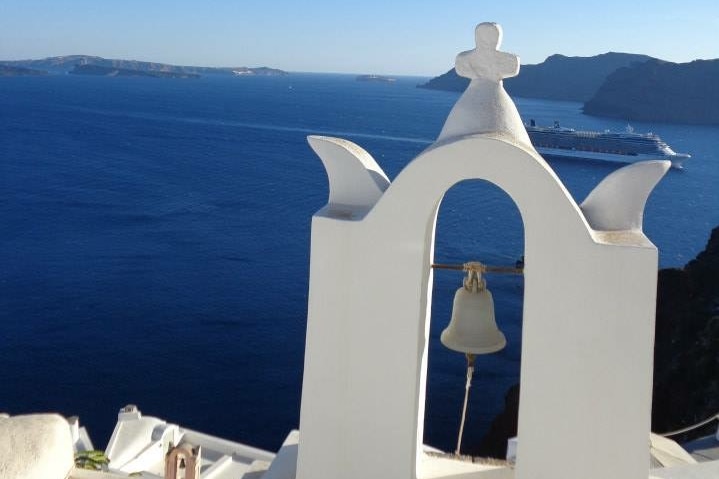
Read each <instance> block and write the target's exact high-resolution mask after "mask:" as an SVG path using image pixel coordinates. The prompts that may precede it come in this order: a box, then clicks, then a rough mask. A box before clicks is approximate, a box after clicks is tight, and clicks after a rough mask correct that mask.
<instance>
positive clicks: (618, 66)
mask: <svg viewBox="0 0 719 479" xmlns="http://www.w3.org/2000/svg"><path fill="white" fill-rule="evenodd" d="M468 84H469V80H468V79H466V78H462V77H460V76H458V75H457V74H456V72H455V71H454V69H452V70H450V71H448V72H447V73H445V74H443V75H440V76H438V77H435V78H433V79H431V80H430V81H428V82H427V83H425V84H422V85H418V87H420V88H428V89H433V90H447V91H464V89H465V88H466V87H467V85H468ZM717 84H719V60H696V61H694V62H690V63H671V62H666V61H663V60H659V59H656V58H652V57H649V56H646V55H635V54H630V53H615V52H609V53H605V54H602V55H596V56H593V57H566V56H563V55H552V56H550V57H548V58H547V59H546V60H545V61H544V62H542V63H540V64H537V65H523V66H522V68H521V69H520V73H519V75H518V76H516V77H514V78H508V79H506V80H505V81H504V85H505V89H506V90H507V92H508V93H509V94H510V95H512V96H515V97H525V98H541V99H547V100H560V101H576V102H581V103H584V107H583V111H584V113H586V114H588V115H596V116H606V117H614V118H622V119H626V120H628V121H633V120H636V121H656V122H668V123H672V122H673V123H693V124H719V90H718V89H717V88H716V85H717Z"/></svg>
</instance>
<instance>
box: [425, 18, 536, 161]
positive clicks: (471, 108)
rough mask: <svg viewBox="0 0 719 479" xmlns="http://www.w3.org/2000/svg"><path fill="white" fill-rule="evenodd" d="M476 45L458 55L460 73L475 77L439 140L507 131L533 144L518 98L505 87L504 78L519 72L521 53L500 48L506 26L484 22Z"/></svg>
mask: <svg viewBox="0 0 719 479" xmlns="http://www.w3.org/2000/svg"><path fill="white" fill-rule="evenodd" d="M474 40H475V43H476V45H477V46H476V47H475V48H474V49H473V50H468V51H466V52H462V53H460V54H459V55H457V59H456V61H455V67H454V68H455V70H456V71H457V74H458V75H460V76H463V77H466V78H469V79H471V80H472V81H471V82H470V84H469V86H468V87H467V89H466V90H465V92H464V94H463V95H462V97H461V98H460V99H459V101H458V102H457V104H456V105H455V106H454V108H452V111H451V112H450V114H449V117H448V118H447V121H446V122H445V124H444V127H443V128H442V131H441V133H440V134H439V138H438V141H444V140H447V139H450V138H454V139H456V138H459V137H462V136H467V135H473V134H478V133H479V134H481V133H489V134H496V133H499V134H506V135H509V136H512V137H513V138H515V139H516V140H518V141H520V142H522V143H523V144H524V145H526V146H527V147H530V148H531V142H530V141H529V137H528V136H527V131H526V130H525V129H524V125H523V124H522V120H521V118H520V117H519V113H518V112H517V108H516V107H515V106H514V102H512V99H511V98H509V95H507V92H506V91H504V87H503V85H502V80H503V79H504V78H509V77H513V76H516V75H517V74H518V73H519V57H518V56H517V55H513V54H511V53H506V52H500V51H498V50H497V48H499V45H500V43H502V27H500V26H499V25H497V24H496V23H488V22H485V23H480V24H479V25H477V27H476V28H475V29H474Z"/></svg>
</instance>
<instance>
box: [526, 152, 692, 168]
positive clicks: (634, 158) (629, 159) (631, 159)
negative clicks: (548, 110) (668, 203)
mask: <svg viewBox="0 0 719 479" xmlns="http://www.w3.org/2000/svg"><path fill="white" fill-rule="evenodd" d="M535 149H536V150H537V153H539V154H540V155H542V156H543V157H545V158H561V159H573V160H597V161H613V162H617V163H637V162H639V161H649V160H668V161H671V162H672V168H679V169H681V168H683V163H684V161H685V160H686V159H688V158H689V155H684V154H676V155H661V154H656V155H652V154H645V153H638V154H635V155H622V154H615V153H603V152H597V151H581V150H569V149H560V148H545V147H535Z"/></svg>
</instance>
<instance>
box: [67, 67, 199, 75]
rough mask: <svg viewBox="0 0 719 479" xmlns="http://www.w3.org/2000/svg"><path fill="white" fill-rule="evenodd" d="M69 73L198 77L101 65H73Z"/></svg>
mask: <svg viewBox="0 0 719 479" xmlns="http://www.w3.org/2000/svg"><path fill="white" fill-rule="evenodd" d="M68 73H70V74H71V75H93V76H106V77H116V76H119V77H152V78H200V75H198V74H197V73H175V72H166V71H153V70H150V71H143V70H130V69H127V68H113V67H103V66H100V65H75V68H73V69H72V70H70V71H69V72H68Z"/></svg>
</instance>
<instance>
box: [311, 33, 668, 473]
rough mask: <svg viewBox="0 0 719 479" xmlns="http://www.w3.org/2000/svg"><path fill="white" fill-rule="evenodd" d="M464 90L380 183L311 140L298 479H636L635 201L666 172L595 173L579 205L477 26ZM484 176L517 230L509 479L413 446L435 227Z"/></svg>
mask: <svg viewBox="0 0 719 479" xmlns="http://www.w3.org/2000/svg"><path fill="white" fill-rule="evenodd" d="M475 40H476V48H475V49H473V50H471V51H468V52H464V53H461V54H460V55H459V56H458V57H457V67H456V68H457V71H458V73H460V74H461V75H465V76H468V77H470V78H471V79H472V82H471V84H470V86H469V87H468V88H467V91H466V92H465V93H464V95H463V96H462V97H461V98H460V100H459V101H458V103H457V105H456V106H455V107H454V109H453V110H452V112H451V113H450V115H449V117H448V119H447V121H446V123H445V126H444V128H443V129H442V132H441V134H440V136H439V138H438V140H437V141H436V142H435V143H434V144H433V145H431V146H430V147H429V148H427V150H425V151H424V152H423V153H421V154H420V155H419V156H418V157H417V158H415V159H414V160H413V161H412V162H411V163H410V164H409V165H408V166H407V167H406V168H405V169H404V171H402V172H401V174H400V175H399V176H398V177H397V178H396V180H395V181H394V182H392V184H390V182H389V180H388V179H387V176H386V175H385V174H384V173H383V172H382V169H381V168H380V167H379V166H378V165H377V163H376V162H375V161H374V159H373V158H372V157H371V156H370V155H369V154H368V153H367V152H366V151H364V150H363V149H362V148H360V147H359V146H357V145H355V144H353V143H351V142H349V141H347V140H342V139H337V138H327V137H310V138H309V142H310V145H311V146H312V148H313V149H314V150H315V151H316V152H317V154H318V155H319V156H320V158H321V159H322V161H323V163H324V165H325V168H326V170H327V174H328V177H329V181H330V196H329V201H328V203H327V205H326V206H325V207H324V208H322V209H321V210H320V211H318V212H317V213H316V214H315V215H314V217H313V219H312V244H311V258H310V291H309V305H308V324H307V343H306V351H305V368H304V381H303V390H302V409H301V417H300V442H299V455H298V461H297V477H298V478H299V479H415V478H427V477H437V478H439V477H453V478H460V477H461V478H462V479H470V478H475V477H476V478H481V477H487V478H489V477H492V478H496V477H516V478H518V479H577V478H583V479H607V478H611V479H639V478H646V477H647V476H648V471H649V443H648V434H649V429H650V410H651V385H652V351H653V332H654V314H655V295H656V277H657V250H656V248H655V247H654V245H652V243H651V242H650V241H649V240H648V239H647V238H646V237H645V235H644V234H643V232H642V229H641V224H642V214H643V209H644V204H645V202H646V198H647V196H648V195H649V193H650V192H651V190H652V188H653V187H654V185H655V184H656V182H657V181H659V179H660V178H661V177H662V176H663V175H664V173H665V172H666V170H667V169H668V167H669V162H647V163H640V164H634V165H632V166H629V167H626V168H623V169H620V170H618V171H616V172H615V173H613V174H611V175H610V176H609V177H608V178H607V179H605V180H604V181H603V182H602V183H600V184H599V185H598V186H597V188H596V189H595V190H594V191H593V192H592V193H591V194H590V195H589V197H588V199H587V200H586V201H585V203H584V204H582V205H581V206H580V205H578V204H577V203H576V202H575V200H574V199H573V198H572V197H571V195H570V194H569V193H568V191H567V190H566V188H565V187H564V185H563V184H562V183H561V181H560V180H559V178H558V177H557V176H556V174H555V173H554V172H553V171H552V169H551V168H550V167H549V165H548V164H547V163H546V162H545V161H544V160H543V159H542V157H541V156H539V154H537V152H536V151H535V150H534V149H533V148H532V146H531V144H530V142H529V139H528V137H527V134H526V131H525V130H524V127H523V125H522V122H521V120H520V118H519V115H518V113H517V111H516V108H515V106H514V104H513V103H512V101H511V99H510V98H509V96H508V95H507V93H506V92H505V91H504V88H503V86H502V79H503V78H506V77H509V76H513V75H516V74H517V72H518V71H519V59H518V58H517V57H516V56H514V55H511V54H508V53H504V52H501V51H498V50H497V48H498V47H499V44H500V41H501V29H500V27H499V26H498V25H496V24H492V23H483V24H480V25H478V26H477V29H476V32H475ZM465 179H483V180H487V181H490V182H492V183H494V184H495V185H497V186H499V187H500V188H502V189H503V190H504V191H505V192H506V193H507V194H508V195H509V196H510V197H511V198H512V200H513V201H514V202H515V203H516V205H517V207H518V208H519V211H520V213H521V216H522V220H523V222H524V231H525V249H524V251H525V258H526V266H525V270H524V274H525V293H524V295H525V296H524V312H523V315H524V316H523V338H522V365H521V385H522V387H521V398H520V411H519V449H518V454H517V464H516V469H509V468H500V467H482V466H478V465H475V464H467V463H462V462H460V461H453V460H449V459H438V458H430V457H428V456H427V455H426V454H424V452H423V449H422V437H423V425H424V424H423V423H424V404H425V384H426V375H427V341H428V336H429V335H428V331H429V320H430V318H429V311H430V306H431V301H432V268H431V264H432V260H433V246H434V232H435V220H436V215H437V211H438V208H439V204H440V202H441V201H442V197H443V195H444V194H445V192H446V191H447V190H448V189H450V188H451V187H452V186H453V185H455V184H456V183H458V182H460V181H462V180H465Z"/></svg>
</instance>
